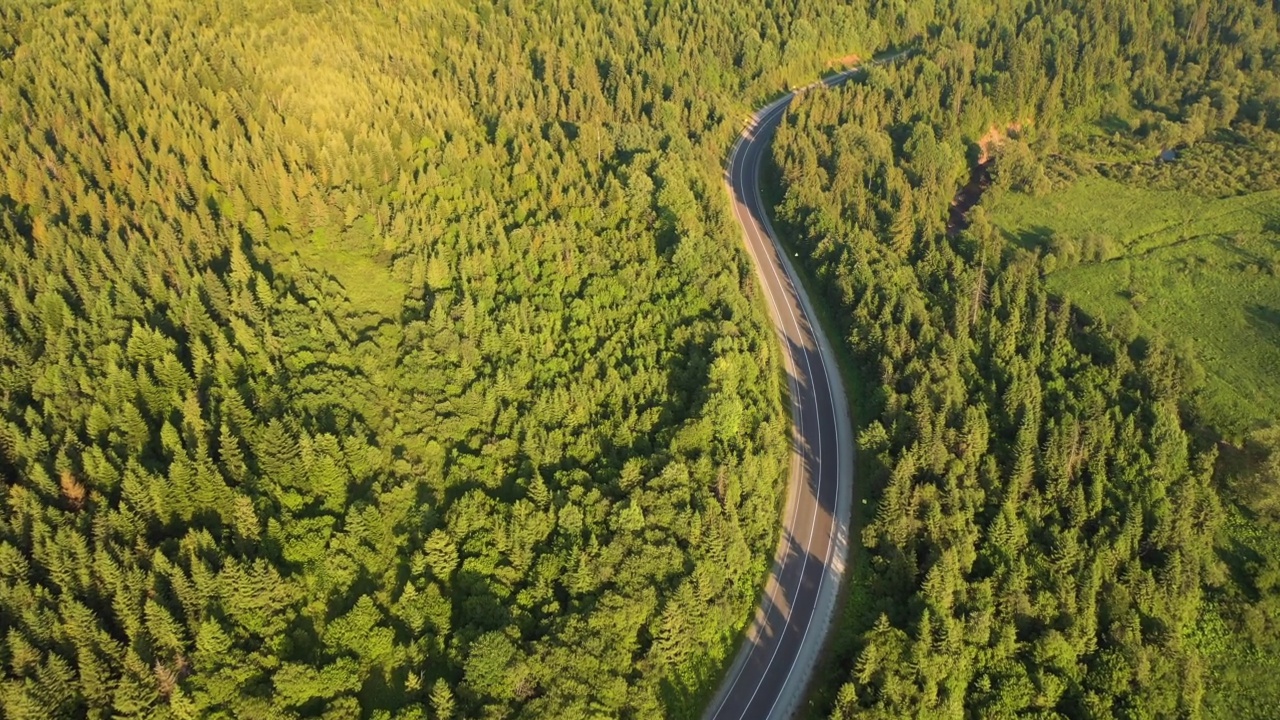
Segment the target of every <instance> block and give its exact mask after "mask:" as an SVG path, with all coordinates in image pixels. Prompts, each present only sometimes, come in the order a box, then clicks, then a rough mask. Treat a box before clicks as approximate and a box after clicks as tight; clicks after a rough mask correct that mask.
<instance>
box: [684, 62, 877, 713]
mask: <svg viewBox="0 0 1280 720" xmlns="http://www.w3.org/2000/svg"><path fill="white" fill-rule="evenodd" d="M853 72H854V71H852V70H851V71H849V72H846V73H842V74H839V75H833V76H831V77H828V78H825V79H824V80H822V81H820V82H815V83H813V84H812V85H809V86H806V87H804V88H801V89H800V90H798V91H793V92H789V93H787V94H786V95H784V96H783V97H781V98H778V99H777V100H775V101H773V102H772V103H770V104H768V105H766V106H764V107H763V108H761V109H760V110H759V111H758V112H756V114H755V115H754V116H752V117H751V120H750V122H749V123H748V125H747V128H746V129H745V130H743V132H742V135H741V137H739V138H738V141H737V142H736V143H735V144H734V146H733V149H732V151H730V153H729V161H728V164H727V166H726V168H725V183H726V185H727V186H728V190H729V196H730V199H731V200H732V202H733V213H734V216H735V217H736V218H737V220H738V223H739V224H740V225H741V226H742V231H743V236H744V241H745V242H746V245H747V250H748V252H749V253H750V254H751V258H752V260H753V261H754V264H755V268H756V275H757V278H758V279H759V281H760V286H761V288H762V289H763V290H764V294H765V297H766V298H767V299H768V305H769V314H770V316H771V318H772V320H773V325H774V328H775V329H776V330H777V332H778V339H779V341H780V343H781V345H782V350H783V358H784V361H785V364H786V369H787V377H788V381H789V385H790V395H791V418H792V438H793V445H792V448H793V452H792V459H791V473H790V480H789V482H788V491H787V502H786V505H785V508H784V510H783V525H782V537H781V539H780V540H779V542H778V549H777V552H776V553H775V555H774V560H773V568H772V569H771V570H770V572H769V577H768V579H767V580H766V581H765V588H764V592H763V593H762V595H761V598H760V604H759V606H758V607H757V609H756V614H755V618H754V619H753V621H752V623H751V626H750V627H749V628H748V629H747V633H746V637H745V641H744V642H743V644H742V647H741V648H740V649H739V651H738V654H737V657H736V658H735V659H734V662H733V665H732V666H731V667H730V668H729V672H728V674H727V675H726V676H725V680H724V682H723V684H722V686H721V687H720V690H719V692H718V693H717V694H716V696H715V698H714V699H713V701H712V703H711V705H710V707H709V708H708V710H707V712H706V714H705V716H704V717H705V718H706V720H766V719H768V720H775V719H776V720H782V719H785V718H790V717H792V716H793V715H794V714H795V713H796V710H797V709H798V708H799V705H800V703H801V702H802V700H803V699H804V694H805V689H806V687H807V686H808V683H809V679H810V677H811V676H812V675H813V669H814V665H815V663H816V662H817V660H818V656H819V654H820V653H821V650H822V646H823V643H824V642H825V640H826V638H827V631H828V630H829V629H830V626H831V620H832V616H833V614H834V611H835V604H836V597H837V595H838V593H839V590H840V583H841V580H842V578H843V576H844V570H845V563H846V559H847V557H848V541H849V517H850V505H851V503H852V497H853V457H854V456H853V452H854V450H853V431H852V428H851V425H850V422H849V410H848V404H847V402H846V401H845V394H844V387H843V385H842V383H841V381H840V373H839V370H838V368H837V366H836V361H835V354H834V353H833V352H832V350H831V345H830V343H829V342H828V340H827V338H826V336H825V335H824V334H823V332H822V329H821V327H820V326H819V325H818V324H817V321H816V316H815V315H814V313H813V306H812V305H811V303H810V302H809V298H808V296H807V295H806V294H805V292H804V288H803V286H802V285H801V284H800V281H799V279H798V278H797V277H796V273H795V268H794V267H792V265H791V261H790V259H789V258H788V257H787V255H786V252H784V251H783V249H782V246H781V244H780V243H779V242H778V238H777V236H776V235H775V234H774V232H773V226H772V224H771V223H770V222H769V217H768V214H767V213H766V212H765V204H764V201H763V200H762V199H761V196H760V166H761V161H762V159H763V158H764V155H765V152H766V150H767V149H768V145H769V142H770V141H771V140H772V139H773V134H774V132H775V131H776V130H777V127H778V123H779V122H781V120H782V118H783V116H785V115H786V110H787V107H788V106H789V105H790V104H791V101H792V99H794V98H795V95H796V92H803V91H805V90H808V89H810V88H812V87H816V86H818V85H835V84H838V83H840V82H843V81H844V80H847V79H848V78H849V77H850V76H851V75H852V73H853Z"/></svg>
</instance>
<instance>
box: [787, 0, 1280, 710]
mask: <svg viewBox="0 0 1280 720" xmlns="http://www.w3.org/2000/svg"><path fill="white" fill-rule="evenodd" d="M974 5H976V4H974V3H957V4H955V5H954V6H949V7H942V6H939V7H938V8H937V13H936V14H935V15H934V16H933V18H932V23H931V26H930V30H928V31H927V33H926V34H925V37H924V38H923V39H922V40H921V42H920V46H919V50H918V51H917V52H915V53H913V54H912V55H911V56H910V57H908V58H905V59H903V60H900V61H898V62H895V63H893V64H890V65H886V66H883V67H876V68H872V69H871V70H869V71H868V72H867V73H866V74H865V77H863V78H862V79H861V80H860V81H858V82H854V83H850V84H849V85H847V86H845V87H843V88H840V89H838V90H832V91H820V92H815V93H812V94H809V95H806V96H805V97H804V98H803V99H802V100H801V101H799V102H798V103H796V104H795V106H793V108H792V110H791V112H790V114H789V115H788V117H787V119H786V120H785V121H784V123H783V125H782V127H781V128H780V130H779V133H778V137H777V139H776V140H775V143H774V145H773V156H772V157H773V165H774V167H773V171H774V172H773V174H774V176H776V177H777V179H778V187H777V200H778V202H777V205H776V213H777V216H778V219H779V223H778V225H779V231H780V233H781V234H782V236H783V237H784V238H786V239H787V241H789V242H791V243H792V245H793V247H794V248H795V250H796V251H797V252H798V254H799V255H800V257H801V259H802V261H803V264H804V265H805V266H806V267H807V268H808V270H809V272H810V273H811V274H812V275H813V277H814V279H815V282H816V285H817V286H818V287H819V288H820V289H821V291H822V292H823V293H824V294H825V299H826V300H827V302H828V304H829V305H830V306H831V307H832V308H833V316H834V317H835V318H836V320H835V324H836V325H837V327H836V328H833V329H835V330H836V331H838V332H839V333H840V335H841V336H842V337H843V338H844V340H845V344H846V346H847V347H848V349H849V350H850V354H851V355H852V357H853V358H854V364H855V372H856V373H857V374H858V376H859V379H860V380H861V381H862V387H863V393H862V394H861V401H860V403H859V404H860V406H861V407H860V410H861V412H860V413H859V415H860V416H861V421H862V425H861V427H860V434H859V438H858V442H859V447H860V450H861V452H862V455H863V460H864V462H863V470H864V474H863V475H862V476H861V477H860V480H864V481H868V482H871V483H873V484H874V488H873V490H872V492H873V493H874V494H875V495H876V496H877V498H878V505H877V507H876V509H875V511H874V514H873V515H872V516H871V517H869V518H868V520H867V523H866V525H865V527H864V528H863V531H862V541H863V546H864V548H863V549H864V551H865V552H864V555H863V556H862V558H861V559H860V560H858V561H857V562H856V563H855V567H856V568H857V571H856V572H855V583H854V588H853V589H852V590H851V592H850V602H849V606H848V623H847V633H848V634H849V639H848V641H847V642H845V643H844V645H843V646H842V649H841V651H840V652H839V654H838V657H836V658H835V659H834V662H833V665H834V667H833V668H832V669H831V673H832V675H833V677H835V678H836V680H835V684H834V686H833V688H832V689H831V691H830V692H829V693H828V695H827V704H826V706H825V707H826V708H827V709H828V711H829V712H830V713H831V715H832V717H834V718H899V717H962V716H963V717H1014V716H1033V717H1085V718H1112V717H1128V718H1138V717H1199V716H1202V714H1204V713H1205V712H1206V711H1209V712H1212V714H1213V715H1214V716H1215V717H1233V718H1234V717H1245V716H1248V717H1259V718H1263V717H1275V714H1276V712H1277V709H1278V707H1277V700H1278V699H1280V697H1278V696H1277V695H1276V693H1275V691H1274V688H1271V687H1270V686H1269V685H1270V684H1271V683H1272V682H1273V681H1270V680H1268V679H1265V678H1264V677H1263V676H1265V675H1266V674H1267V673H1268V672H1270V673H1272V674H1274V667H1275V664H1274V663H1275V657H1276V656H1275V655H1274V654H1268V652H1271V653H1273V652H1274V651H1268V650H1266V647H1267V646H1268V645H1270V646H1274V637H1275V636H1276V628H1277V627H1280V625H1277V624H1276V623H1275V620H1276V618H1277V617H1278V615H1277V612H1276V607H1277V603H1276V594H1275V587H1276V586H1275V576H1276V575H1275V572H1276V571H1275V567H1276V564H1275V560H1274V559H1273V558H1265V557H1260V556H1259V555H1257V554H1256V553H1255V551H1254V550H1253V547H1263V546H1265V545H1266V543H1259V542H1258V541H1257V537H1256V535H1255V536H1254V537H1252V538H1249V539H1248V542H1249V543H1250V545H1247V546H1246V545H1243V544H1242V542H1241V538H1242V534H1241V533H1238V532H1236V531H1235V530H1230V531H1228V528H1229V526H1231V527H1235V526H1237V525H1238V524H1240V523H1241V522H1244V521H1243V519H1242V517H1241V515H1240V513H1241V511H1240V510H1239V509H1237V508H1236V507H1235V506H1234V505H1233V504H1232V503H1233V502H1234V501H1235V499H1236V498H1235V497H1233V496H1232V494H1231V493H1229V492H1226V488H1225V487H1224V484H1223V483H1221V482H1220V480H1221V479H1222V478H1223V477H1224V476H1225V475H1229V474H1230V473H1231V472H1232V471H1233V467H1234V463H1235V462H1237V461H1236V460H1235V459H1234V458H1233V457H1228V456H1231V455H1233V454H1236V453H1239V452H1240V451H1239V450H1238V449H1236V448H1233V447H1232V446H1231V445H1230V444H1229V443H1226V442H1219V440H1220V439H1221V438H1222V437H1223V435H1222V434H1221V433H1220V432H1219V430H1220V429H1221V430H1223V431H1225V430H1227V429H1228V428H1226V427H1222V428H1216V427H1215V426H1214V425H1213V422H1214V418H1213V417H1212V416H1211V415H1206V414H1205V413H1203V412H1201V409H1202V404H1201V403H1200V402H1199V397H1200V393H1201V392H1202V384H1203V381H1204V370H1203V368H1202V367H1200V366H1199V365H1198V363H1197V362H1196V360H1195V358H1194V357H1192V356H1191V355H1189V354H1188V353H1186V352H1184V351H1183V348H1182V346H1180V345H1178V344H1175V343H1174V342H1172V340H1173V339H1175V338H1171V337H1169V336H1162V335H1159V334H1153V333H1150V332H1145V331H1144V330H1143V328H1141V327H1139V326H1136V325H1134V324H1132V323H1127V322H1126V320H1127V318H1125V317H1110V316H1099V315H1095V314H1090V313H1087V312H1084V311H1083V310H1082V309H1081V308H1079V307H1078V306H1076V305H1075V304H1074V303H1073V302H1072V298H1071V293H1072V290H1073V289H1074V288H1073V287H1072V285H1071V284H1069V283H1067V284H1056V285H1054V286H1053V289H1052V291H1051V288H1050V285H1049V284H1048V283H1047V282H1046V280H1045V275H1047V274H1048V273H1050V272H1052V271H1053V270H1054V269H1055V268H1056V267H1059V266H1060V264H1062V263H1064V262H1106V261H1108V260H1110V259H1112V258H1114V257H1115V256H1116V255H1117V254H1118V253H1120V252H1121V251H1122V250H1123V249H1124V248H1123V246H1122V245H1121V244H1119V243H1118V242H1116V241H1115V240H1114V238H1111V237H1107V236H1105V235H1102V234H1100V233H1099V231H1100V230H1101V228H1100V227H1099V226H1098V225H1093V226H1092V227H1089V219H1082V218H1079V217H1066V218H1061V219H1060V220H1059V218H1058V217H1057V216H1056V215H1054V214H1055V212H1056V213H1058V214H1061V213H1063V211H1062V210H1061V209H1059V210H1057V211H1055V210H1053V209H1052V208H1053V207H1054V206H1053V204H1052V203H1053V202H1055V201H1060V198H1061V195H1055V193H1061V192H1062V191H1063V189H1064V187H1065V186H1066V183H1067V182H1068V180H1069V177H1068V176H1069V175H1070V174H1071V173H1075V172H1077V171H1080V172H1083V171H1082V170H1080V168H1082V167H1083V166H1084V165H1089V166H1093V165H1097V167H1098V168H1099V169H1098V170H1097V171H1096V172H1097V173H1101V174H1105V175H1106V176H1108V177H1111V178H1114V179H1115V180H1117V181H1118V182H1116V183H1114V184H1113V185H1111V186H1109V188H1110V189H1109V190H1108V192H1110V193H1112V197H1108V198H1107V199H1106V202H1110V203H1111V204H1110V205H1108V206H1107V207H1109V208H1111V209H1112V210H1113V211H1114V212H1117V213H1125V212H1132V211H1133V210H1134V209H1136V207H1135V206H1133V205H1126V204H1125V203H1124V201H1123V200H1116V199H1114V194H1115V193H1119V192H1122V191H1123V192H1136V190H1132V189H1131V188H1133V187H1141V186H1142V182H1143V180H1142V178H1144V177H1152V178H1153V179H1152V182H1161V183H1164V184H1165V186H1166V187H1167V186H1169V184H1171V183H1177V182H1179V179H1180V182H1181V184H1180V185H1179V187H1181V188H1182V189H1183V191H1184V192H1185V193H1187V194H1195V195H1196V196H1197V197H1199V196H1203V195H1205V194H1208V192H1209V190H1208V189H1207V188H1205V187H1203V185H1206V184H1208V183H1206V182H1205V181H1206V180H1211V181H1212V184H1213V186H1215V187H1218V188H1221V187H1222V186H1224V185H1225V186H1227V187H1232V188H1233V189H1232V190H1230V191H1228V193H1234V192H1236V191H1237V190H1238V191H1239V192H1246V191H1248V190H1249V189H1250V188H1256V187H1258V186H1259V184H1261V185H1262V186H1263V189H1265V185H1266V183H1267V182H1268V180H1267V179H1266V178H1267V177H1268V176H1269V175H1270V176H1272V180H1271V181H1270V182H1272V183H1274V170H1273V169H1269V167H1270V163H1272V159H1269V157H1270V156H1269V155H1268V152H1267V150H1266V148H1268V147H1270V148H1274V147H1276V144H1275V140H1274V139H1275V133H1276V131H1277V130H1280V76H1278V75H1277V71H1276V68H1277V67H1278V66H1277V63H1276V59H1277V54H1278V53H1280V35H1278V34H1277V33H1278V30H1280V24H1278V20H1280V17H1278V16H1277V13H1276V8H1275V7H1274V5H1273V4H1271V3H1268V2H1257V3H1253V2H1243V3H1230V4H1214V3H1207V2H1179V1H1176V0H1175V1H1167V2H1153V3H1132V2H1127V0H1085V1H1079V0H1053V1H1051V2H1040V3H1021V2H997V3H995V5H994V7H988V6H986V5H984V8H983V12H975V10H976V8H975V7H974ZM1218 138H1229V140H1224V141H1222V142H1223V144H1224V145H1229V146H1230V147H1231V148H1232V150H1231V152H1232V153H1234V154H1235V156H1236V158H1237V159H1238V160H1241V161H1243V162H1245V163H1246V164H1244V165H1243V169H1244V170H1245V171H1244V172H1240V170H1241V169H1242V166H1241V165H1226V166H1222V167H1220V168H1218V169H1216V170H1214V171H1204V170H1203V167H1204V166H1203V164H1202V165H1199V168H1200V170H1197V169H1189V168H1184V169H1181V170H1180V169H1179V167H1180V166H1179V165H1178V164H1177V162H1178V158H1179V156H1180V155H1185V156H1186V157H1189V158H1190V157H1195V152H1194V151H1193V148H1194V147H1196V144H1197V143H1199V142H1201V141H1202V140H1204V141H1214V142H1218V140H1217V139H1218ZM1121 147H1132V148H1137V149H1136V150H1134V152H1141V153H1142V154H1143V155H1144V157H1145V159H1144V162H1142V163H1141V164H1139V163H1137V162H1132V163H1122V162H1118V161H1117V159H1116V155H1117V154H1118V151H1117V148H1121ZM1174 147H1176V148H1178V151H1177V152H1174V153H1165V152H1162V150H1168V149H1169V148H1174ZM1201 152H1203V151H1201ZM1064 156H1065V157H1064ZM1157 158H1161V160H1162V162H1163V163H1166V164H1165V165H1162V166H1156V165H1154V164H1153V161H1154V160H1156V159H1157ZM1170 159H1172V160H1170ZM1171 161H1172V162H1173V163H1174V164H1168V163H1170V162H1171ZM1255 161H1256V162H1255ZM1246 176H1247V177H1246ZM1271 187H1274V184H1272V185H1271ZM1015 195H1016V196H1017V197H1019V198H1028V199H1026V200H1023V201H1022V202H1027V203H1032V202H1037V201H1038V202H1040V203H1043V204H1044V206H1045V209H1044V210H1042V216H1045V215H1054V221H1055V222H1063V223H1066V222H1074V223H1076V224H1078V225H1080V226H1083V227H1084V228H1085V229H1084V230H1082V231H1081V234H1080V235H1078V236H1077V238H1076V240H1078V242H1077V243H1075V244H1068V243H1067V242H1065V241H1064V242H1058V240H1063V239H1062V238H1057V237H1053V236H1051V240H1053V241H1052V242H1037V241H1036V238H1035V233H1036V232H1037V230H1036V228H1034V227H1033V228H1032V229H1031V230H1030V231H1029V237H1019V236H1011V235H1007V234H1003V233H1002V232H1001V228H1000V227H998V226H997V225H996V224H995V223H993V222H992V218H991V217H990V215H989V212H988V211H989V205H990V203H991V202H992V198H1007V197H1012V196H1015ZM1127 197H1128V196H1127ZM1093 202H1094V205H1093V206H1091V207H1089V206H1083V205H1082V206H1078V207H1073V208H1072V209H1071V212H1078V211H1080V212H1088V211H1093V212H1095V213H1096V212H1097V205H1098V204H1099V203H1100V202H1102V200H1101V199H1100V198H1097V197H1095V198H1094V199H1093ZM1204 205H1205V206H1207V203H1205V204H1204ZM970 206H973V207H972V209H970ZM1241 207H1242V206H1241ZM1183 210H1184V212H1185V206H1184V209H1183ZM1238 217H1239V216H1237V218H1238ZM1132 220H1133V218H1132V216H1131V215H1129V216H1117V217H1114V218H1108V219H1107V222H1109V223H1113V224H1115V225H1123V224H1125V223H1126V222H1132ZM1177 227H1178V226H1175V232H1176V230H1177ZM1184 227H1185V226H1184ZM1090 231H1092V232H1093V234H1088V233H1089V232H1090ZM1274 231H1275V228H1274V227H1273V228H1272V229H1271V232H1272V233H1273V234H1274ZM1171 234H1172V233H1171ZM1187 234H1188V232H1187V231H1186V230H1184V231H1183V232H1182V237H1186V236H1187ZM1135 235H1137V234H1136V233H1135ZM1173 237H1174V238H1177V237H1178V235H1173ZM1155 239H1157V238H1153V237H1152V236H1151V235H1139V236H1138V237H1137V239H1136V240H1135V241H1134V242H1135V243H1143V242H1153V241H1154V240H1155ZM1232 247H1235V248H1237V249H1239V250H1240V251H1241V253H1247V252H1248V249H1249V247H1250V246H1249V245H1247V244H1245V243H1243V242H1239V243H1235V244H1234V245H1233V246H1232ZM1246 257H1247V255H1246ZM1151 260H1152V258H1150V257H1147V256H1144V257H1142V261H1143V262H1151ZM1255 272H1258V271H1256V270H1255ZM1123 291H1125V288H1123V287H1115V288H1111V289H1110V290H1109V292H1123ZM1242 360H1245V361H1246V362H1247V357H1246V358H1242ZM1270 412H1271V413H1272V414H1273V415H1280V408H1275V407H1272V408H1270ZM1273 444H1274V437H1273V434H1271V433H1261V434H1257V435H1254V436H1252V438H1251V440H1250V441H1249V443H1248V444H1246V445H1245V447H1244V453H1245V454H1246V455H1249V456H1250V457H1251V458H1252V459H1253V461H1254V467H1255V468H1256V469H1257V470H1256V471H1255V472H1253V473H1251V474H1247V475H1246V476H1245V477H1244V478H1243V480H1244V482H1246V483H1247V491H1248V492H1249V493H1252V495H1253V502H1252V506H1253V509H1254V510H1257V511H1263V510H1267V509H1268V508H1273V507H1274V503H1273V499H1274V497H1275V494H1274V490H1272V489H1271V488H1274V487H1275V483H1277V482H1280V477H1277V478H1274V479H1264V478H1262V477H1260V475H1259V473H1262V474H1265V473H1267V472H1271V470H1270V469H1271V468H1273V467H1274V461H1273V459H1272V458H1274V457H1276V456H1280V454H1278V455H1273V454H1272V453H1273V452H1274V451H1273V450H1271V447H1272V445H1273ZM1246 512H1247V510H1246ZM1266 532H1270V533H1273V532H1274V526H1271V528H1270V529H1269V530H1267V531H1266ZM1271 545H1274V543H1271ZM1251 554H1252V555H1251ZM1249 558H1252V559H1249ZM1224 599H1225V600H1227V601H1229V602H1226V603H1224V602H1223V600H1224ZM1224 618H1226V620H1225V621H1224ZM1230 623H1235V625H1234V626H1232V625H1231V624H1230ZM1224 644H1227V645H1230V644H1236V645H1238V646H1240V647H1241V650H1240V651H1239V652H1238V653H1237V654H1236V655H1235V657H1236V658H1237V660H1235V662H1238V663H1241V664H1247V663H1254V664H1255V665H1256V666H1257V667H1259V668H1272V669H1271V670H1269V671H1268V670H1257V671H1255V674H1254V675H1253V676H1252V677H1254V678H1255V681H1256V684H1254V685H1249V684H1247V681H1246V682H1245V683H1241V682H1240V681H1239V680H1234V679H1231V678H1230V674H1231V673H1237V672H1240V671H1238V670H1237V669H1235V668H1227V667H1225V666H1224V665H1223V664H1222V662H1221V656H1222V655H1223V653H1222V651H1221V646H1222V645H1224ZM1241 677H1250V676H1241ZM837 688H838V689H837ZM1221 688H1228V689H1227V690H1226V692H1229V693H1233V694H1234V695H1235V697H1231V698H1229V699H1228V700H1223V699H1221V698H1216V697H1215V699H1214V700H1213V702H1212V704H1207V703H1206V697H1207V696H1216V695H1220V694H1221V693H1222V692H1223V690H1221ZM1264 688H1265V689H1264ZM1255 692H1256V693H1257V695H1255V694H1254V693H1255Z"/></svg>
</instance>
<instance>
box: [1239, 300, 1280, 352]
mask: <svg viewBox="0 0 1280 720" xmlns="http://www.w3.org/2000/svg"><path fill="white" fill-rule="evenodd" d="M1245 315H1246V317H1247V318H1248V321H1249V326H1250V327H1252V328H1253V329H1254V330H1257V331H1258V332H1259V333H1261V334H1262V335H1263V336H1265V337H1266V339H1267V340H1269V341H1271V342H1273V343H1276V344H1277V345H1280V309H1277V308H1273V307H1267V306H1265V305H1250V306H1249V307H1248V308H1246V309H1245Z"/></svg>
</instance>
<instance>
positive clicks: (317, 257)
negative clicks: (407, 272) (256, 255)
mask: <svg viewBox="0 0 1280 720" xmlns="http://www.w3.org/2000/svg"><path fill="white" fill-rule="evenodd" d="M271 249H272V250H274V251H276V252H277V253H280V254H281V255H283V256H285V257H288V256H289V255H290V254H291V253H294V252H296V253H297V256H298V258H299V259H300V260H301V261H302V262H303V263H305V264H306V265H307V266H308V267H311V268H314V269H316V270H320V271H322V272H325V273H328V274H329V275H332V276H333V277H334V278H335V279H336V280H337V281H338V283H339V284H341V285H342V289H343V290H344V291H345V292H346V295H347V299H348V300H349V301H350V302H351V310H352V314H353V315H363V314H372V315H374V316H377V317H381V318H398V317H399V316H400V312H401V309H402V307H403V305H404V296H405V293H406V292H407V291H408V288H407V287H406V286H405V284H404V283H403V282H401V281H399V280H397V279H396V278H395V276H394V275H392V273H391V270H390V269H389V268H388V267H387V265H386V263H382V262H379V261H378V260H376V259H374V257H373V254H372V248H369V247H363V246H360V245H359V244H353V243H349V242H346V241H344V239H342V238H340V237H338V236H337V235H335V234H333V233H330V232H328V231H325V230H316V231H314V232H313V233H311V235H310V237H309V238H307V240H305V241H303V242H293V241H292V240H291V239H290V238H289V237H288V236H287V235H284V234H283V233H279V234H277V235H276V237H274V238H273V239H272V242H271Z"/></svg>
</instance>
